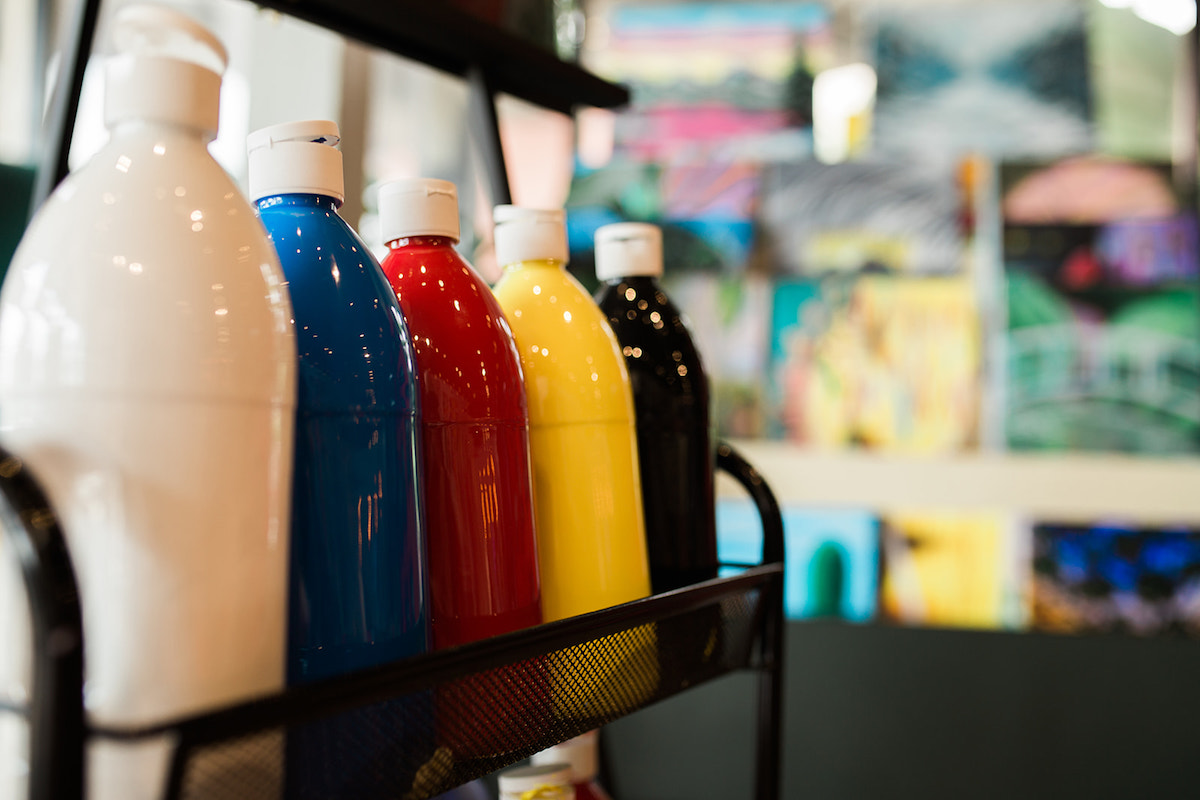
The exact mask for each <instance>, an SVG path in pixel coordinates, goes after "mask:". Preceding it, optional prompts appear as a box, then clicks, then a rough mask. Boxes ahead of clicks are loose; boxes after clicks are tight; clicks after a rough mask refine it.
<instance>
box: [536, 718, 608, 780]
mask: <svg viewBox="0 0 1200 800" xmlns="http://www.w3.org/2000/svg"><path fill="white" fill-rule="evenodd" d="M599 746H600V743H599V741H598V737H597V735H596V731H588V732H587V733H585V734H583V735H581V736H576V737H575V738H574V739H568V740H567V741H565V742H563V743H562V744H556V745H554V747H549V748H547V749H545V750H543V751H542V752H540V753H535V754H534V756H533V758H532V759H531V763H533V764H534V765H542V764H566V765H567V766H568V767H570V768H571V783H588V782H589V781H592V780H595V778H596V775H597V773H598V772H599V767H598V765H597V761H598V759H597V750H599Z"/></svg>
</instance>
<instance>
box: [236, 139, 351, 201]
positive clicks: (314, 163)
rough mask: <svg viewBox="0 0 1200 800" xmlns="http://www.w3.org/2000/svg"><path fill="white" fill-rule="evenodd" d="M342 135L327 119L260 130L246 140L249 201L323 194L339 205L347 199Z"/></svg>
mask: <svg viewBox="0 0 1200 800" xmlns="http://www.w3.org/2000/svg"><path fill="white" fill-rule="evenodd" d="M340 141H341V136H340V135H339V133H338V126H337V123H336V122H331V121H329V120H324V119H312V120H305V121H303V122H285V123H283V124H281V125H271V126H270V127H267V128H259V129H258V130H256V131H255V132H254V133H252V134H250V135H249V136H247V137H246V150H247V151H248V153H249V168H250V181H249V183H250V200H251V201H252V202H258V201H259V200H261V199H263V198H264V197H270V196H271V195H276V194H320V195H325V196H327V197H332V198H333V199H334V200H336V201H337V204H338V205H339V206H340V205H341V204H342V201H343V200H345V199H346V185H345V179H344V177H343V175H342V153H341V151H340V150H338V149H337V144H338V142H340Z"/></svg>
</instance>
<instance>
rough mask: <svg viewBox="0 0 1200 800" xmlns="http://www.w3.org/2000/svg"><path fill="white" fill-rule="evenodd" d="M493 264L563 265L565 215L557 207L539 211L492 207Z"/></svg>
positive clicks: (565, 249)
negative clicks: (523, 262) (529, 262)
mask: <svg viewBox="0 0 1200 800" xmlns="http://www.w3.org/2000/svg"><path fill="white" fill-rule="evenodd" d="M492 218H493V219H494V220H495V222H496V232H495V240H496V263H498V264H499V265H500V266H502V267H506V266H508V265H509V264H516V263H519V262H521V261H561V262H562V263H564V264H565V263H567V260H568V257H569V256H568V250H567V215H566V212H565V211H563V210H562V209H561V208H556V209H542V208H524V207H521V206H496V208H495V209H494V210H493V212H492Z"/></svg>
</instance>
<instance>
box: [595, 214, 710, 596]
mask: <svg viewBox="0 0 1200 800" xmlns="http://www.w3.org/2000/svg"><path fill="white" fill-rule="evenodd" d="M662 267H663V260H662V232H661V231H660V230H659V229H658V228H657V227H656V226H654V225H647V224H644V223H638V222H621V223H617V224H615V225H605V226H604V227H602V228H600V229H599V230H597V231H596V277H598V278H599V279H600V280H601V281H602V285H601V287H600V289H599V290H598V291H597V293H596V302H597V303H598V304H599V305H600V309H601V310H602V311H603V312H604V313H605V315H606V316H607V317H608V322H609V324H610V325H611V326H612V329H613V333H614V334H616V337H617V341H619V342H620V343H621V351H622V353H624V355H625V364H626V366H627V367H628V368H629V378H630V380H631V381H632V383H633V404H634V408H635V410H636V414H637V437H638V455H639V458H640V461H641V467H642V473H641V474H642V502H643V504H644V508H645V513H646V542H647V550H648V552H649V557H650V582H651V584H652V586H653V588H654V591H655V593H660V592H666V591H670V590H672V589H678V588H680V587H683V586H688V585H690V584H693V583H698V582H700V581H705V580H710V579H712V578H715V577H717V529H716V495H715V490H714V478H713V475H714V469H715V463H716V449H715V446H714V442H713V435H712V416H711V413H710V410H709V406H710V399H709V398H710V395H709V383H708V377H707V375H706V374H705V372H704V368H703V366H702V365H701V363H700V354H699V352H697V350H696V345H695V343H694V342H693V341H692V337H691V334H690V333H689V332H688V329H687V325H686V323H685V322H684V319H683V316H682V315H681V314H680V313H679V309H677V308H676V307H675V305H674V304H673V303H672V302H671V301H670V299H669V298H668V297H667V295H666V293H665V292H664V291H663V289H662V286H660V285H659V282H658V278H659V276H661V275H662Z"/></svg>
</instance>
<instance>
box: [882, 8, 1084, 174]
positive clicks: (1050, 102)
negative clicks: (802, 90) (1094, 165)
mask: <svg viewBox="0 0 1200 800" xmlns="http://www.w3.org/2000/svg"><path fill="white" fill-rule="evenodd" d="M875 29H876V34H875V71H876V73H877V75H878V88H877V100H876V105H875V111H874V119H875V131H874V146H875V148H876V151H877V152H879V153H883V154H888V155H891V156H898V155H901V154H905V155H909V156H917V157H920V158H923V159H927V160H932V161H938V160H944V159H946V158H955V157H957V156H959V155H961V154H963V153H967V152H973V153H980V154H983V155H985V156H988V157H992V158H1003V157H1016V156H1029V157H1038V156H1040V157H1053V156H1061V155H1066V154H1073V153H1083V152H1088V151H1090V150H1091V149H1092V147H1093V142H1094V131H1093V124H1092V100H1091V82H1090V78H1089V74H1088V47H1087V9H1086V8H1085V6H1084V5H1083V4H1080V3H1074V2H1061V1H1059V2H1042V3H1011V2H974V3H954V4H951V3H937V4H922V5H920V6H912V5H904V6H897V5H893V6H891V7H888V8H886V9H883V10H880V11H879V12H878V14H877V15H876V17H875Z"/></svg>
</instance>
